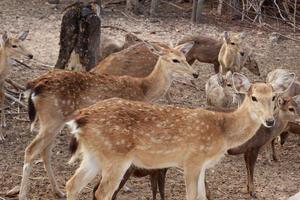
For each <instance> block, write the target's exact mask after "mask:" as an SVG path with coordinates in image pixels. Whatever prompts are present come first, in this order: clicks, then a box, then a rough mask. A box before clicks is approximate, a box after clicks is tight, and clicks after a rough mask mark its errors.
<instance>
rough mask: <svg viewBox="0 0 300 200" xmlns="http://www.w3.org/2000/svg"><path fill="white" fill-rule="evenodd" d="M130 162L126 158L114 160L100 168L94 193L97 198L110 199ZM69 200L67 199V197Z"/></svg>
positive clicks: (100, 199)
mask: <svg viewBox="0 0 300 200" xmlns="http://www.w3.org/2000/svg"><path fill="white" fill-rule="evenodd" d="M130 165H131V162H128V161H126V160H123V161H120V160H119V161H115V162H114V163H110V164H108V165H106V166H103V169H102V180H101V182H100V185H99V187H98V189H97V191H96V193H95V196H96V199H97V200H111V199H112V197H113V194H114V192H115V190H116V189H117V188H118V186H119V184H120V182H121V180H122V177H123V176H124V174H125V172H126V171H127V170H128V168H129V167H130ZM68 200H69V199H68Z"/></svg>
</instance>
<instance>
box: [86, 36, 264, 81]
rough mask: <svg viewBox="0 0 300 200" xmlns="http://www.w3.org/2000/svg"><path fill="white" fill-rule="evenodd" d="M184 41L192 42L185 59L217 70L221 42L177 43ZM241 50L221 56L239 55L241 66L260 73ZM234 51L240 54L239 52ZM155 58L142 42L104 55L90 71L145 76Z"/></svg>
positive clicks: (194, 39) (153, 63) (246, 52)
mask: <svg viewBox="0 0 300 200" xmlns="http://www.w3.org/2000/svg"><path fill="white" fill-rule="evenodd" d="M236 37H237V36H236ZM230 38H231V37H230ZM233 38H235V37H233ZM184 41H187V42H194V46H193V48H192V49H191V50H190V52H189V53H187V61H188V62H189V63H190V64H193V63H194V61H195V60H199V61H200V62H207V63H213V64H214V66H215V69H216V70H215V71H216V72H218V68H219V64H218V54H219V51H220V49H221V46H222V43H221V44H220V45H219V46H218V45H216V44H215V43H216V42H217V41H214V40H213V39H210V38H202V37H197V38H196V37H195V38H192V39H186V40H182V41H180V42H179V43H178V44H183V43H185V42H184ZM159 44H160V45H163V46H164V44H162V43H159ZM217 46H218V47H217ZM228 48H229V47H228ZM238 48H239V47H238V44H237V49H236V50H237V51H239V49H238ZM191 52H192V53H191ZM243 52H244V56H240V55H233V54H230V55H228V54H226V55H224V56H223V57H225V56H228V57H229V56H233V57H234V58H235V57H241V61H240V64H241V66H244V67H246V68H247V69H249V70H250V71H251V72H252V73H254V74H256V75H260V72H259V68H258V65H257V63H256V61H255V60H253V59H251V57H252V55H251V52H250V51H246V50H244V51H243ZM236 53H238V54H240V52H236ZM234 58H232V59H231V60H233V59H234ZM157 59H158V57H157V55H155V54H153V53H152V52H151V51H149V49H148V48H147V47H146V46H145V44H144V43H138V44H135V45H133V46H130V47H129V48H126V49H124V50H122V51H120V52H117V53H114V54H111V55H110V56H108V57H106V58H105V59H104V60H102V61H101V62H100V63H98V65H97V66H96V67H95V68H93V69H92V71H93V72H95V73H105V74H112V75H117V76H121V75H129V76H133V77H145V76H147V75H149V74H150V73H151V71H152V70H153V67H154V66H155V63H156V61H157ZM227 60H230V58H227Z"/></svg>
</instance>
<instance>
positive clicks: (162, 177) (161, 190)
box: [158, 168, 168, 200]
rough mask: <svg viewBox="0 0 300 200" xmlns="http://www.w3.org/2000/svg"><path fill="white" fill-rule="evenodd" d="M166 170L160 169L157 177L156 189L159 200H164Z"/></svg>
mask: <svg viewBox="0 0 300 200" xmlns="http://www.w3.org/2000/svg"><path fill="white" fill-rule="evenodd" d="M167 171H168V169H167V168H166V169H160V170H159V176H158V189H159V194H160V198H161V200H165V183H166V174H167Z"/></svg>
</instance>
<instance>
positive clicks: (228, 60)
mask: <svg viewBox="0 0 300 200" xmlns="http://www.w3.org/2000/svg"><path fill="white" fill-rule="evenodd" d="M244 38H245V33H244V32H243V33H240V34H237V35H229V33H227V32H224V38H223V39H224V42H223V44H222V47H221V49H220V52H219V55H218V61H219V63H220V71H221V72H222V73H226V72H228V71H232V72H240V71H241V68H242V57H244V56H245V51H244V49H243V44H242V43H243V40H244ZM237 52H238V53H237Z"/></svg>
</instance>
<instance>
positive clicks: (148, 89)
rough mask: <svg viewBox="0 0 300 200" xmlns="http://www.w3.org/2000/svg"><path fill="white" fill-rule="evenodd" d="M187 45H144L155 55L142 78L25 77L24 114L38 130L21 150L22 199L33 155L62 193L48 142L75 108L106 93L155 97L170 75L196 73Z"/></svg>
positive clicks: (163, 89)
mask: <svg viewBox="0 0 300 200" xmlns="http://www.w3.org/2000/svg"><path fill="white" fill-rule="evenodd" d="M192 46H193V44H192V43H186V44H183V45H180V46H177V47H175V48H169V49H167V48H162V47H160V46H154V45H151V46H150V47H149V48H151V50H152V51H153V52H155V53H156V54H158V55H159V56H160V58H159V60H158V61H157V64H156V66H155V68H154V70H153V71H152V73H151V74H150V75H149V76H147V77H146V78H133V77H129V76H122V77H119V76H109V75H100V74H95V73H88V72H73V71H63V70H54V71H52V72H49V73H47V74H45V75H42V76H40V77H39V78H37V79H34V80H32V81H30V82H28V84H27V88H28V89H29V91H30V96H29V100H28V103H29V111H28V113H29V118H30V120H31V122H32V127H33V125H34V122H36V121H37V120H39V124H40V129H39V134H38V135H37V136H36V138H35V139H34V140H33V141H32V142H31V144H30V145H29V146H27V148H26V150H25V158H24V159H25V161H24V168H23V176H22V183H21V188H20V195H19V198H20V199H21V200H24V199H26V195H27V191H28V188H29V176H30V171H31V168H32V162H33V159H35V158H36V157H37V155H39V154H40V155H41V157H42V159H43V161H44V165H45V169H46V171H47V173H48V177H49V181H50V183H51V186H52V189H53V191H54V193H55V194H56V195H58V196H64V194H63V193H62V192H61V191H60V189H59V188H58V186H57V183H56V179H55V178H54V174H53V171H52V169H51V165H50V156H51V146H52V144H53V140H54V138H55V136H56V135H57V134H58V133H59V132H60V130H62V128H63V127H64V124H65V122H66V121H68V119H69V117H70V116H71V115H72V114H73V112H74V111H75V110H77V109H79V108H84V107H87V106H89V105H92V104H93V103H95V102H97V101H99V100H103V99H108V98H112V97H120V98H125V99H132V100H139V101H155V100H157V99H158V98H160V97H161V96H163V95H164V93H165V92H166V91H167V90H168V88H169V87H170V84H171V83H172V80H173V79H174V77H175V76H177V75H176V74H178V75H183V76H186V75H188V77H192V75H193V76H194V77H195V78H197V77H198V74H196V72H195V70H194V69H193V68H192V67H191V66H190V65H189V64H188V63H187V62H186V59H185V55H184V53H186V52H188V51H189V50H190V49H191V47H192Z"/></svg>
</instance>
